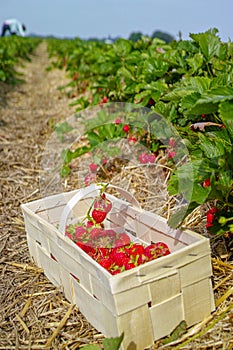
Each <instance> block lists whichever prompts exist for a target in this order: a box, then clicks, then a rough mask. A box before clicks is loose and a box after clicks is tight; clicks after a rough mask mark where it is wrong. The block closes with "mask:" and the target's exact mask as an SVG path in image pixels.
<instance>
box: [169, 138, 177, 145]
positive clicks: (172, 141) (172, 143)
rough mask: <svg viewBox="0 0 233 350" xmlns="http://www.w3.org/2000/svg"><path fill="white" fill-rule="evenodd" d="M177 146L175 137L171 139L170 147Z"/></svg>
mask: <svg viewBox="0 0 233 350" xmlns="http://www.w3.org/2000/svg"><path fill="white" fill-rule="evenodd" d="M175 145H176V141H175V140H174V139H173V137H171V138H170V139H169V146H170V147H175Z"/></svg>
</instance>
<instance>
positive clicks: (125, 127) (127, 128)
mask: <svg viewBox="0 0 233 350" xmlns="http://www.w3.org/2000/svg"><path fill="white" fill-rule="evenodd" d="M129 130H130V127H129V125H128V124H125V125H124V126H123V131H124V132H125V133H128V132H129Z"/></svg>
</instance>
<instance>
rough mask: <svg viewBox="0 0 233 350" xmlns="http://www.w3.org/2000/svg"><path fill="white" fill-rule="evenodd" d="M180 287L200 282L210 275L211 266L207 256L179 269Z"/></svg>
mask: <svg viewBox="0 0 233 350" xmlns="http://www.w3.org/2000/svg"><path fill="white" fill-rule="evenodd" d="M179 275H180V284H181V287H182V288H183V287H185V286H188V285H190V284H192V283H195V282H197V281H200V280H202V279H203V278H206V277H210V276H211V275H212V265H211V261H210V258H209V255H206V256H203V257H201V258H200V259H198V260H196V261H192V262H190V263H188V264H186V265H184V266H182V267H181V268H179Z"/></svg>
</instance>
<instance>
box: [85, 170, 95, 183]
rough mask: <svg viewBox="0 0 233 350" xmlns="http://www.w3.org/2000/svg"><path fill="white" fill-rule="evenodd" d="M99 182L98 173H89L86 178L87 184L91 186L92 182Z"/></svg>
mask: <svg viewBox="0 0 233 350" xmlns="http://www.w3.org/2000/svg"><path fill="white" fill-rule="evenodd" d="M96 182H97V175H96V174H95V173H88V174H87V175H86V176H85V178H84V183H85V186H89V185H91V184H92V183H96Z"/></svg>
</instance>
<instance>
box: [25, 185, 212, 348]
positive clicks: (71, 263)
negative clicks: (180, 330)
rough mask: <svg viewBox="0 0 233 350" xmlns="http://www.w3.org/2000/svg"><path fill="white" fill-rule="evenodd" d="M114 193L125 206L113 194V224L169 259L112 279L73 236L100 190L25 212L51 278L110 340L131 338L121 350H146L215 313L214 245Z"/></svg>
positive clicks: (34, 249) (32, 246)
mask: <svg viewBox="0 0 233 350" xmlns="http://www.w3.org/2000/svg"><path fill="white" fill-rule="evenodd" d="M112 187H114V186H112ZM115 188H116V190H117V191H118V192H119V193H121V194H122V195H123V196H124V198H126V200H125V199H124V200H122V199H119V198H117V197H116V196H113V195H110V194H107V198H109V199H110V200H111V201H112V203H113V209H112V210H111V212H110V213H109V214H108V224H109V226H110V227H115V226H118V227H119V226H121V227H123V228H124V229H125V230H126V232H130V234H131V235H132V236H135V238H137V239H140V240H142V241H144V242H147V243H148V244H150V243H151V242H152V241H153V242H156V241H163V242H165V243H166V244H167V245H168V246H169V248H170V250H171V254H170V255H167V256H165V257H161V258H159V259H156V260H153V261H151V262H147V263H145V264H143V265H140V266H138V267H135V268H133V269H131V270H128V271H125V272H122V273H120V274H118V275H114V276H113V275H111V274H110V273H109V272H108V271H107V270H105V269H104V268H103V267H102V266H100V265H99V264H98V263H97V262H96V261H94V260H93V259H92V258H91V257H90V256H89V255H87V254H86V253H85V252H84V251H83V250H81V249H80V248H79V247H78V246H77V245H75V244H74V242H72V241H71V240H70V239H69V238H68V237H66V236H65V235H64V232H65V227H66V225H67V223H72V222H74V221H75V220H76V221H77V218H80V217H83V216H84V215H85V214H86V211H87V209H88V208H89V206H90V203H91V202H92V201H93V198H94V197H96V196H97V195H98V194H99V189H100V187H99V186H97V185H95V184H93V185H90V186H88V187H86V188H84V189H80V190H75V191H72V192H67V193H61V194H58V195H54V196H50V197H47V198H44V199H40V200H36V201H34V202H30V203H27V204H22V206H21V207H22V211H23V214H24V219H25V227H26V232H27V241H28V247H29V251H30V255H31V257H32V259H33V260H34V262H35V263H36V264H37V265H38V266H39V267H41V268H43V269H44V273H45V275H46V276H47V277H48V279H49V280H50V281H51V282H52V283H53V284H54V285H56V286H60V287H61V288H62V290H63V292H64V294H65V296H66V298H67V299H68V300H69V301H70V302H71V303H74V304H76V305H77V306H78V308H79V310H80V311H81V312H82V313H83V315H84V316H85V317H86V318H87V320H88V321H89V322H90V323H91V324H92V326H93V327H95V328H96V329H97V330H98V331H100V332H102V333H103V334H104V335H105V336H106V337H115V336H119V335H121V333H122V332H124V340H123V343H122V346H121V349H123V350H125V349H127V350H131V349H132V350H133V349H134V350H135V349H137V350H143V349H145V348H147V347H150V346H151V345H152V344H153V343H154V341H155V340H158V339H160V338H162V337H164V336H167V335H169V334H170V333H171V332H172V331H173V330H174V328H175V327H176V326H177V325H178V324H179V323H180V322H181V321H182V320H185V321H186V323H187V326H188V327H189V326H191V325H194V324H195V323H198V322H200V321H202V320H203V319H204V318H205V317H207V316H208V315H209V314H210V313H211V312H212V311H213V310H214V308H215V307H214V298H213V291H212V283H211V276H212V267H211V258H210V246H209V240H208V239H207V238H205V237H203V236H201V235H199V234H197V233H194V232H192V231H190V230H180V229H177V230H174V229H171V228H170V227H169V226H168V225H167V222H166V220H165V219H164V218H162V217H160V216H158V215H156V214H153V213H151V212H148V211H145V210H142V209H141V208H140V206H139V204H138V202H137V201H136V200H135V199H134V198H133V197H132V196H131V195H130V194H129V193H128V192H127V191H125V190H123V189H121V188H119V187H115ZM77 203H78V204H77ZM76 204H77V205H76Z"/></svg>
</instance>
